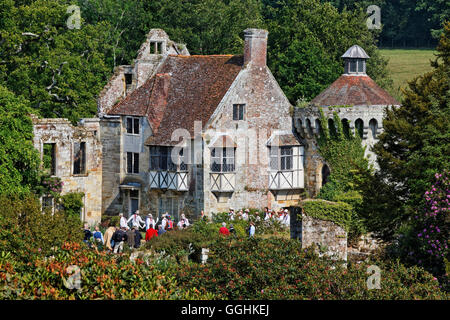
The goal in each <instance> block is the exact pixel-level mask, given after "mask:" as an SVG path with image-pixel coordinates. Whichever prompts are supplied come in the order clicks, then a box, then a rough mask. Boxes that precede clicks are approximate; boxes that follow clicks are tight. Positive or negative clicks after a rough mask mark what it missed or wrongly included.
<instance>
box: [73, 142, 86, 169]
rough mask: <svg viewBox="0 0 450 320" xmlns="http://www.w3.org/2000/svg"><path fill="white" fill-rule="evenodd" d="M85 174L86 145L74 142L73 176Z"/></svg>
mask: <svg viewBox="0 0 450 320" xmlns="http://www.w3.org/2000/svg"><path fill="white" fill-rule="evenodd" d="M85 173H86V143H85V142H75V143H74V144H73V174H85Z"/></svg>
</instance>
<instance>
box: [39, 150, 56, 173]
mask: <svg viewBox="0 0 450 320" xmlns="http://www.w3.org/2000/svg"><path fill="white" fill-rule="evenodd" d="M46 144H47V145H53V148H52V167H53V168H52V169H53V170H50V176H51V177H56V176H57V167H58V165H57V164H58V157H57V156H56V154H57V153H58V144H57V143H56V142H49V141H47V142H42V147H41V148H42V152H41V162H42V166H43V169H44V170H45V169H46V168H45V165H44V152H45V151H44V146H45V145H46Z"/></svg>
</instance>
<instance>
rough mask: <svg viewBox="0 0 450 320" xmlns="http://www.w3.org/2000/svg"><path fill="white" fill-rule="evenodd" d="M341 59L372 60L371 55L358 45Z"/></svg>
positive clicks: (351, 48) (352, 47)
mask: <svg viewBox="0 0 450 320" xmlns="http://www.w3.org/2000/svg"><path fill="white" fill-rule="evenodd" d="M341 58H360V59H370V57H369V55H368V54H367V53H366V51H364V49H363V48H361V47H360V46H358V45H356V44H355V45H354V46H351V47H350V48H349V49H348V50H347V51H346V52H345V53H344V55H343V56H342V57H341Z"/></svg>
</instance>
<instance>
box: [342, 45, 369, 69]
mask: <svg viewBox="0 0 450 320" xmlns="http://www.w3.org/2000/svg"><path fill="white" fill-rule="evenodd" d="M342 58H343V59H344V61H345V71H344V74H346V75H366V61H367V59H370V57H369V55H368V54H367V53H366V51H364V49H363V48H361V47H360V46H358V45H354V46H352V47H351V48H350V49H348V50H347V52H345V53H344V55H343V56H342Z"/></svg>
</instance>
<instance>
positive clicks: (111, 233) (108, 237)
mask: <svg viewBox="0 0 450 320" xmlns="http://www.w3.org/2000/svg"><path fill="white" fill-rule="evenodd" d="M263 215H264V218H263V219H264V221H267V222H269V221H274V220H277V221H279V223H280V224H281V225H282V226H285V227H289V225H290V216H289V211H288V210H287V209H281V210H279V211H278V212H275V211H273V210H271V209H269V208H267V207H266V208H264V213H263ZM200 219H203V220H207V219H208V217H207V216H206V215H205V213H204V211H203V210H202V211H201V213H200ZM228 220H229V221H230V222H232V221H235V220H244V221H249V225H248V228H247V230H246V231H247V234H248V236H249V237H253V236H254V235H255V232H256V227H255V223H254V221H253V220H256V221H261V217H260V216H259V215H258V214H257V215H255V216H252V218H251V217H250V210H249V209H245V210H239V211H237V212H235V211H234V209H233V208H230V210H229V212H228ZM189 226H190V223H189V220H188V219H187V218H186V216H185V215H184V214H181V216H180V220H179V221H178V223H177V224H176V227H175V224H174V221H173V220H172V217H171V216H170V215H169V214H168V213H167V212H166V213H164V214H163V215H162V216H161V221H160V220H159V218H158V217H157V218H156V220H155V219H154V218H153V216H152V215H151V214H148V215H147V216H146V217H145V220H144V219H143V218H142V217H141V215H140V214H139V210H136V212H135V213H134V214H133V215H131V217H129V218H128V219H127V218H125V217H124V215H123V213H120V214H119V227H116V226H114V225H111V226H109V227H108V228H107V229H106V231H105V234H104V235H103V234H102V232H101V231H100V228H99V226H96V227H95V230H94V231H93V232H92V231H91V230H90V229H89V226H88V224H87V223H86V224H85V225H84V240H83V241H84V242H85V243H87V244H89V245H91V241H92V240H93V243H94V244H96V245H97V248H99V247H104V248H106V249H107V250H109V251H110V252H114V253H121V252H122V251H123V247H124V244H125V243H127V245H128V246H129V247H130V248H136V249H137V248H139V247H140V246H141V241H142V235H141V230H142V231H144V230H145V241H149V240H150V239H152V238H153V237H158V236H161V235H163V234H164V233H166V232H170V231H173V230H175V229H178V230H182V229H185V228H187V227H189ZM234 233H235V230H234V227H233V224H232V223H230V226H229V228H227V223H226V222H223V223H222V227H221V228H220V229H219V234H221V235H225V236H228V235H232V234H234Z"/></svg>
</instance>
